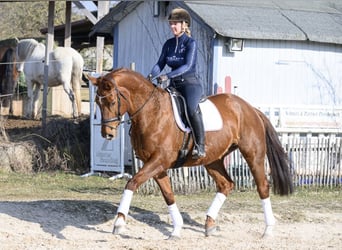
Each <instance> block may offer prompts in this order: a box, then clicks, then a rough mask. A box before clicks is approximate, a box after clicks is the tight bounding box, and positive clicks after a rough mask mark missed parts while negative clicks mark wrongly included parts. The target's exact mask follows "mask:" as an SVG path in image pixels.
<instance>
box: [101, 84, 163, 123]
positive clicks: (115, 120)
mask: <svg viewBox="0 0 342 250" xmlns="http://www.w3.org/2000/svg"><path fill="white" fill-rule="evenodd" d="M110 82H112V83H113V85H114V90H113V91H115V92H116V96H117V100H118V112H117V113H118V115H117V116H116V117H112V118H108V119H103V118H102V119H101V125H105V126H108V127H110V128H112V129H114V127H112V126H110V125H108V124H107V123H110V122H119V125H120V124H122V123H126V122H127V124H129V123H130V122H131V121H132V119H133V118H134V116H136V115H137V114H138V113H139V112H140V111H141V110H142V109H143V108H144V107H145V105H146V104H147V103H148V102H149V100H150V99H151V98H152V96H153V94H154V92H155V90H156V88H157V86H156V85H155V86H154V88H153V90H152V91H151V93H150V95H149V97H148V98H147V99H146V101H145V102H144V104H143V105H141V107H140V108H138V109H137V110H136V111H135V112H134V113H133V114H132V115H130V117H129V119H128V120H125V121H121V118H122V115H121V114H120V107H121V99H120V96H122V97H123V98H124V99H125V100H126V102H127V103H128V99H127V98H126V97H125V96H124V95H123V94H122V93H121V92H120V90H119V89H118V87H117V85H116V84H115V81H114V80H113V81H112V80H111V79H110ZM112 94H113V93H112V92H111V93H109V94H108V95H105V96H101V95H99V94H97V93H96V96H97V97H98V98H99V102H100V104H101V102H102V101H101V100H102V99H103V98H106V97H108V96H110V95H112Z"/></svg>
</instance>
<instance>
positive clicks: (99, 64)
mask: <svg viewBox="0 0 342 250" xmlns="http://www.w3.org/2000/svg"><path fill="white" fill-rule="evenodd" d="M108 12H109V1H98V9H97V19H98V20H100V19H101V18H102V17H103V16H105V15H106V14H107V13H108ZM103 50H104V37H100V36H98V37H96V73H101V72H102V71H103Z"/></svg>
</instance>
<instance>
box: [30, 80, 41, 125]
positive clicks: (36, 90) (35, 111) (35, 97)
mask: <svg viewBox="0 0 342 250" xmlns="http://www.w3.org/2000/svg"><path fill="white" fill-rule="evenodd" d="M33 87H34V88H33V97H32V98H31V103H32V109H31V110H32V115H31V116H32V118H33V119H37V115H38V99H39V92H40V85H39V84H34V85H33Z"/></svg>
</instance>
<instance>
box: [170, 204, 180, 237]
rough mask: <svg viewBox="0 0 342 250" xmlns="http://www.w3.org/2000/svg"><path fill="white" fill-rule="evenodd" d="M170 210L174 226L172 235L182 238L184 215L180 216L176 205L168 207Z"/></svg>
mask: <svg viewBox="0 0 342 250" xmlns="http://www.w3.org/2000/svg"><path fill="white" fill-rule="evenodd" d="M168 209H169V213H170V216H171V220H172V224H173V231H172V233H171V235H172V236H178V237H180V231H181V229H182V226H183V218H182V215H181V214H180V212H179V210H178V207H177V205H176V203H174V204H172V205H170V206H168Z"/></svg>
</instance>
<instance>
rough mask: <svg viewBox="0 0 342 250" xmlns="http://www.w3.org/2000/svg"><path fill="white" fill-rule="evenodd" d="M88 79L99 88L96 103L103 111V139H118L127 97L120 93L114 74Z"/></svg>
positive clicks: (89, 77)
mask: <svg viewBox="0 0 342 250" xmlns="http://www.w3.org/2000/svg"><path fill="white" fill-rule="evenodd" d="M87 78H88V79H89V80H90V81H91V83H92V84H93V85H94V86H96V87H97V91H96V98H95V101H96V103H97V105H98V106H99V107H100V111H101V117H102V118H101V125H102V127H101V134H102V137H104V138H106V139H108V140H111V139H113V138H115V137H116V135H117V129H118V127H119V125H120V124H121V118H122V115H123V114H124V113H125V112H126V110H125V106H126V105H125V103H124V102H123V99H125V96H124V95H123V94H122V93H121V92H120V90H119V88H118V85H117V84H116V82H115V79H114V76H113V74H112V73H108V74H107V75H105V76H103V77H99V78H94V77H91V76H87Z"/></svg>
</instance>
